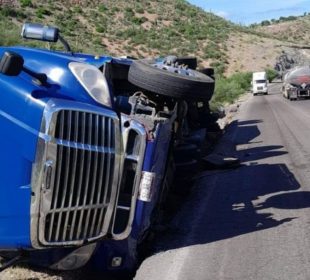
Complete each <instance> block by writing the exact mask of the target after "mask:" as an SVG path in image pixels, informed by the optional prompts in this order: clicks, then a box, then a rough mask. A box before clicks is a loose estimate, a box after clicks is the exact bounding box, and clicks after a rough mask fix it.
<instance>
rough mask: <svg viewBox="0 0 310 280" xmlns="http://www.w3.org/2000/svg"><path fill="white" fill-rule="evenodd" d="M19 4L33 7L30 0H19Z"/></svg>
mask: <svg viewBox="0 0 310 280" xmlns="http://www.w3.org/2000/svg"><path fill="white" fill-rule="evenodd" d="M20 5H21V7H23V8H25V7H33V4H32V1H31V0H20Z"/></svg>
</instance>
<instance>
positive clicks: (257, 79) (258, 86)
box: [251, 72, 268, 95]
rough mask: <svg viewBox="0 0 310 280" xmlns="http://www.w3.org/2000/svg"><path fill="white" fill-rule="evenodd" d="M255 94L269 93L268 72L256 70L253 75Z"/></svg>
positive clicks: (253, 90)
mask: <svg viewBox="0 0 310 280" xmlns="http://www.w3.org/2000/svg"><path fill="white" fill-rule="evenodd" d="M251 84H252V92H253V95H257V94H259V93H262V94H265V95H266V94H268V80H267V74H266V72H254V73H253V76H252V83H251Z"/></svg>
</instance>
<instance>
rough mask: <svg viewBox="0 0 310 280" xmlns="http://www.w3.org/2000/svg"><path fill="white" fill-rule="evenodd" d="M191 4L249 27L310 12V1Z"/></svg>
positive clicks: (238, 0) (203, 1) (230, 0)
mask: <svg viewBox="0 0 310 280" xmlns="http://www.w3.org/2000/svg"><path fill="white" fill-rule="evenodd" d="M189 2H190V3H191V4H194V5H196V6H198V7H201V8H203V9H204V10H205V11H207V12H210V11H211V12H213V13H215V14H217V15H219V16H221V17H224V18H226V19H228V20H230V21H232V22H235V23H241V24H245V25H249V24H251V23H259V22H261V21H263V20H270V19H277V18H279V17H280V16H296V15H303V14H304V12H307V13H309V12H310V0H189Z"/></svg>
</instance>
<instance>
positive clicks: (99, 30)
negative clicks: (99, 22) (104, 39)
mask: <svg viewBox="0 0 310 280" xmlns="http://www.w3.org/2000/svg"><path fill="white" fill-rule="evenodd" d="M96 31H97V32H98V33H104V32H105V31H106V30H105V28H104V27H103V26H97V27H96Z"/></svg>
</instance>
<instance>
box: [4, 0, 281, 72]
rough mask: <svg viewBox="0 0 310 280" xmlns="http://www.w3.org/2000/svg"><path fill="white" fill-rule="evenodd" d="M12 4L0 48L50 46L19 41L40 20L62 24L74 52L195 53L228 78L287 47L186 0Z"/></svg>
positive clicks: (268, 61)
mask: <svg viewBox="0 0 310 280" xmlns="http://www.w3.org/2000/svg"><path fill="white" fill-rule="evenodd" d="M11 2H12V3H13V4H14V5H5V6H0V45H14V44H23V45H24V44H26V45H31V46H32V45H35V46H43V47H46V44H42V43H38V42H34V41H27V42H26V41H23V40H21V39H20V37H19V34H20V28H21V26H22V24H23V23H24V22H25V21H30V22H41V23H44V24H49V25H56V26H58V27H59V28H60V29H61V31H62V33H63V35H64V36H65V38H66V39H67V40H68V41H69V42H70V44H71V45H72V47H73V49H74V50H76V51H83V52H88V53H94V54H110V55H115V56H119V55H130V56H135V57H138V58H142V57H150V56H152V57H153V56H164V55H168V54H175V55H181V56H184V55H194V56H197V57H198V60H199V64H200V67H206V66H212V67H215V68H216V70H217V72H218V73H226V74H231V73H234V72H238V71H256V70H261V69H264V68H266V67H270V66H273V64H274V61H275V58H276V56H277V55H278V54H279V53H280V52H281V50H282V49H283V48H278V47H277V45H279V44H280V43H281V42H280V41H279V40H276V39H274V38H275V37H276V36H275V35H273V34H271V33H269V32H267V31H266V30H257V29H251V28H246V27H242V26H239V25H235V24H233V23H231V22H228V21H226V20H224V19H223V18H220V17H218V16H216V15H214V14H212V13H208V12H205V11H203V10H202V9H200V8H198V7H195V6H193V5H190V4H189V3H188V2H186V1H184V0H159V1H151V0H143V1H142V0H138V1H125V0H118V1H108V0H102V1H98V0H69V1H60V0H55V1H51V0H49V1H43V0H19V1H17V0H12V1H11ZM279 39H280V40H283V38H279ZM266 46H267V48H266ZM52 47H53V48H54V46H52ZM57 48H61V46H60V45H59V46H57Z"/></svg>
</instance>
